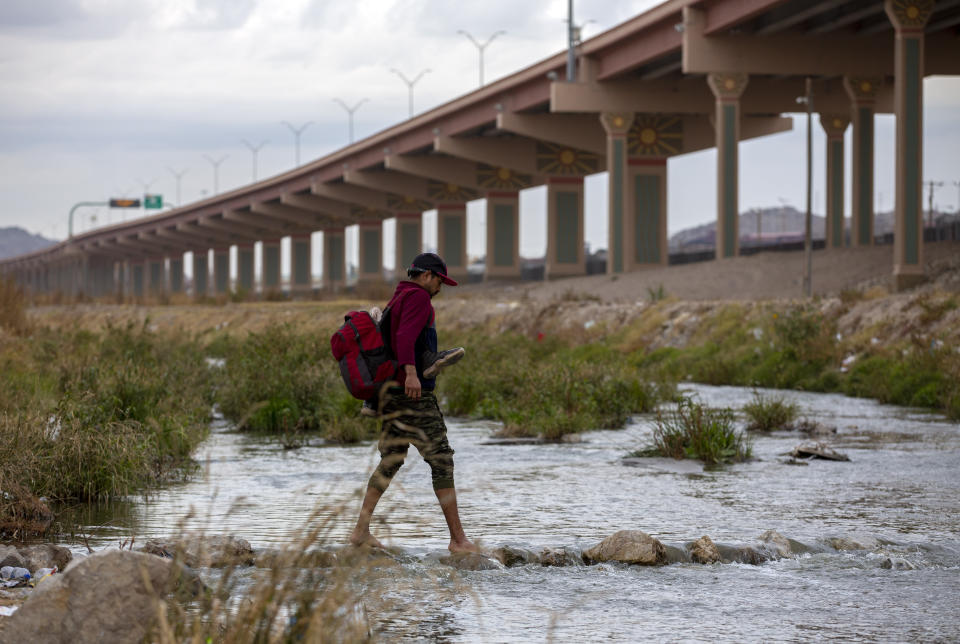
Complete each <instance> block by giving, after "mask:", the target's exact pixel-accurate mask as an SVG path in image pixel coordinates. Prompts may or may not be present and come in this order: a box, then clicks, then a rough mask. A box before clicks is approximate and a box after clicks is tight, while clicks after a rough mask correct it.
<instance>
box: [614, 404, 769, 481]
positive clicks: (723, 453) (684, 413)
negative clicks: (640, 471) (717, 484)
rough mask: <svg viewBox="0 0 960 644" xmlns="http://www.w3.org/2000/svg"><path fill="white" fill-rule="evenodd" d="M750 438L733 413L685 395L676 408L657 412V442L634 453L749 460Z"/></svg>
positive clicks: (721, 461) (711, 460)
mask: <svg viewBox="0 0 960 644" xmlns="http://www.w3.org/2000/svg"><path fill="white" fill-rule="evenodd" d="M751 454H752V448H751V446H750V441H749V439H747V438H746V437H744V435H743V434H742V433H741V432H738V431H737V430H736V428H735V423H734V417H733V412H731V411H730V410H727V409H709V408H708V407H706V406H704V405H703V404H701V403H699V402H697V401H696V400H694V399H693V398H690V397H682V398H680V400H679V401H678V402H677V406H676V408H675V409H674V410H672V411H670V412H668V413H666V414H663V413H658V414H657V423H656V427H655V428H654V430H653V444H652V445H650V446H648V447H645V448H642V449H640V450H638V451H636V452H633V453H632V454H631V456H640V457H649V456H662V457H667V458H676V459H686V458H689V459H695V460H700V461H703V462H704V463H706V464H708V465H722V464H725V463H731V462H739V461H746V460H749V459H750V457H751Z"/></svg>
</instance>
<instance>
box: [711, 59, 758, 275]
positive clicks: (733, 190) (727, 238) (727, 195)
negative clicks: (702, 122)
mask: <svg viewBox="0 0 960 644" xmlns="http://www.w3.org/2000/svg"><path fill="white" fill-rule="evenodd" d="M748 81H749V77H748V76H747V75H746V74H724V73H718V74H708V75H707V84H708V85H709V86H710V89H711V91H713V95H714V97H715V98H716V99H717V100H716V118H715V121H714V128H715V131H716V140H717V237H716V239H717V242H716V243H717V259H723V258H727V257H736V256H737V255H739V254H740V212H739V208H740V199H739V181H740V173H739V165H740V160H739V146H740V97H741V96H742V95H743V90H745V89H746V87H747V82H748Z"/></svg>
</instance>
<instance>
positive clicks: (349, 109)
mask: <svg viewBox="0 0 960 644" xmlns="http://www.w3.org/2000/svg"><path fill="white" fill-rule="evenodd" d="M368 100H370V99H367V98H361V99H360V100H359V101H357V103H356V105H354V106H353V107H350V106H348V105H347V104H346V103H344V102H343V101H341V100H340V99H339V98H335V99H333V102H334V103H336V104H337V105H339V106H340V107H342V108H343V109H345V110H346V111H347V114H348V119H347V122H348V124H349V132H350V143H353V113H354V112H356V111H357V110H358V109H359V108H360V106H361V105H363V104H364V103H366V102H367V101H368Z"/></svg>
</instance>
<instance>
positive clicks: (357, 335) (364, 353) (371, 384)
mask: <svg viewBox="0 0 960 644" xmlns="http://www.w3.org/2000/svg"><path fill="white" fill-rule="evenodd" d="M389 311H390V308H389V307H387V310H386V311H384V312H383V317H382V318H381V322H380V324H384V323H385V322H386V324H384V328H385V329H386V332H387V333H389V332H390V331H389V329H390V327H389V315H388V313H389ZM343 319H344V322H343V326H341V327H340V328H339V329H337V332H336V333H334V334H333V337H331V338H330V349H331V350H332V351H333V357H334V358H335V359H336V360H337V362H339V363H340V375H341V376H343V383H344V384H345V385H346V386H347V390H348V391H349V392H350V395H352V396H353V397H354V398H359V399H360V400H367V399H369V398H372V397H373V396H375V395H377V394H379V393H380V388H381V387H382V386H383V384H384V383H385V382H387V381H388V380H392V379H393V378H394V376H395V375H396V373H397V369H398V365H397V360H396V358H394V356H393V352H392V351H390V348H389V347H388V346H387V345H386V343H384V337H383V333H381V331H380V324H377V322H376V321H375V320H374V319H373V318H372V317H371V316H370V314H369V313H368V312H367V311H350V312H349V313H347V314H346V315H345V316H344V318H343Z"/></svg>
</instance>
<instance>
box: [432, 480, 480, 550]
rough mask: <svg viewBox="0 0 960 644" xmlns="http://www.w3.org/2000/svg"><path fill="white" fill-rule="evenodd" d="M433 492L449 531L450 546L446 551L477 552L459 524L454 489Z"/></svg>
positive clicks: (448, 488) (458, 512) (455, 491)
mask: <svg viewBox="0 0 960 644" xmlns="http://www.w3.org/2000/svg"><path fill="white" fill-rule="evenodd" d="M434 492H435V493H436V495H437V500H438V501H439V502H440V509H441V510H443V518H444V519H446V521H447V528H449V530H450V545H449V546H447V549H448V550H450V552H479V551H480V549H479V548H477V546H475V545H474V544H473V543H472V542H471V541H469V540H468V539H467V535H466V534H464V532H463V526H462V525H461V524H460V511H459V510H458V509H457V490H456V488H452V487H447V488H441V489H435V490H434Z"/></svg>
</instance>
